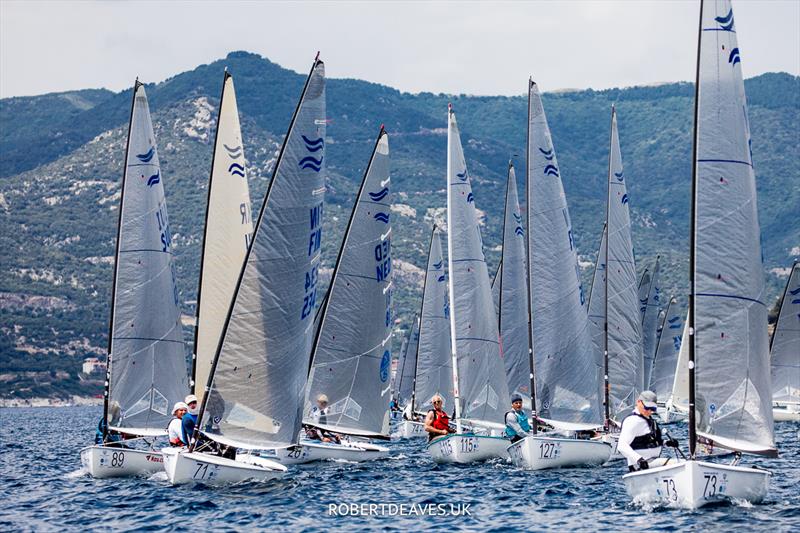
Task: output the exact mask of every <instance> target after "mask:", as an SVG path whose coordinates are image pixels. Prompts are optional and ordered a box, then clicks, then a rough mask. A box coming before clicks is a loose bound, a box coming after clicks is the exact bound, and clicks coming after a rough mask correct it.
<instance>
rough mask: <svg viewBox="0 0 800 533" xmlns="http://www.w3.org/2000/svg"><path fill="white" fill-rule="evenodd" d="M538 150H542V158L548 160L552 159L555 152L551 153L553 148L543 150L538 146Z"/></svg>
mask: <svg viewBox="0 0 800 533" xmlns="http://www.w3.org/2000/svg"><path fill="white" fill-rule="evenodd" d="M539 151H540V152H542V155H544V158H545V159H547V160H548V161H552V160H553V157H555V154H554V153H553V149H552V148H551V149H549V150H543V149H541V148H539Z"/></svg>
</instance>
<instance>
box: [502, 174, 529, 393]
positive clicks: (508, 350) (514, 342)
mask: <svg viewBox="0 0 800 533" xmlns="http://www.w3.org/2000/svg"><path fill="white" fill-rule="evenodd" d="M525 244H526V241H525V230H524V224H523V222H522V214H521V213H520V210H519V196H518V193H517V178H516V175H515V173H514V167H513V166H512V165H511V164H509V165H508V182H507V185H506V202H505V221H504V222H503V261H502V263H501V264H500V268H501V271H500V274H499V275H498V277H499V278H500V300H499V304H500V305H499V308H500V313H499V318H498V325H499V328H500V339H501V341H502V346H503V361H504V363H505V369H506V378H507V380H508V390H509V391H510V392H511V393H512V394H513V393H517V394H519V395H520V396H522V398H523V399H525V398H527V399H529V398H530V396H531V379H530V373H531V364H530V353H529V350H528V346H529V338H528V333H529V332H528V327H529V323H528V298H527V283H528V280H527V279H526V276H527V272H528V271H527V267H526V264H525Z"/></svg>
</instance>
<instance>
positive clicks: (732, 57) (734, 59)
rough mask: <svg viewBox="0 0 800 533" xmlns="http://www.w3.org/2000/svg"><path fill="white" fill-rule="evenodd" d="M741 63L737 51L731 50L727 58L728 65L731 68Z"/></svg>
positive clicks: (735, 49) (736, 49)
mask: <svg viewBox="0 0 800 533" xmlns="http://www.w3.org/2000/svg"><path fill="white" fill-rule="evenodd" d="M741 62H742V59H741V57H739V49H738V48H734V49H733V50H731V55H729V56H728V63H730V64H731V66H733V65H735V64H736V63H741Z"/></svg>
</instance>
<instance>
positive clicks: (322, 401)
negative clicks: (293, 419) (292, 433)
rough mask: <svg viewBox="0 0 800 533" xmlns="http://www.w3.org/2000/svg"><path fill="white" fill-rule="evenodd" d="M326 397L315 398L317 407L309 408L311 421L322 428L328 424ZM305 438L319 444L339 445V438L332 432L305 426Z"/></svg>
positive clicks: (322, 395) (323, 395) (321, 395)
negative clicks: (330, 443)
mask: <svg viewBox="0 0 800 533" xmlns="http://www.w3.org/2000/svg"><path fill="white" fill-rule="evenodd" d="M327 409H328V397H327V396H326V395H325V394H320V395H319V396H317V405H315V406H314V407H312V408H311V420H312V422H313V423H314V424H315V425H317V426H319V425H322V426H324V425H325V424H327V423H328V411H327ZM305 431H306V438H307V439H310V440H318V441H321V442H332V443H334V444H340V443H341V438H340V437H339V435H337V434H336V433H333V432H332V431H327V430H325V429H322V428H320V427H314V426H305Z"/></svg>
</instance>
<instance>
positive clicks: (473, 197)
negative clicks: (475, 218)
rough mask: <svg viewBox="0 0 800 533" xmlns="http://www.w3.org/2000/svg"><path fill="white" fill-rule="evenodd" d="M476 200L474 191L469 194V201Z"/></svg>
mask: <svg viewBox="0 0 800 533" xmlns="http://www.w3.org/2000/svg"><path fill="white" fill-rule="evenodd" d="M474 201H475V195H474V194H472V193H469V194H467V203H470V202H474Z"/></svg>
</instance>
